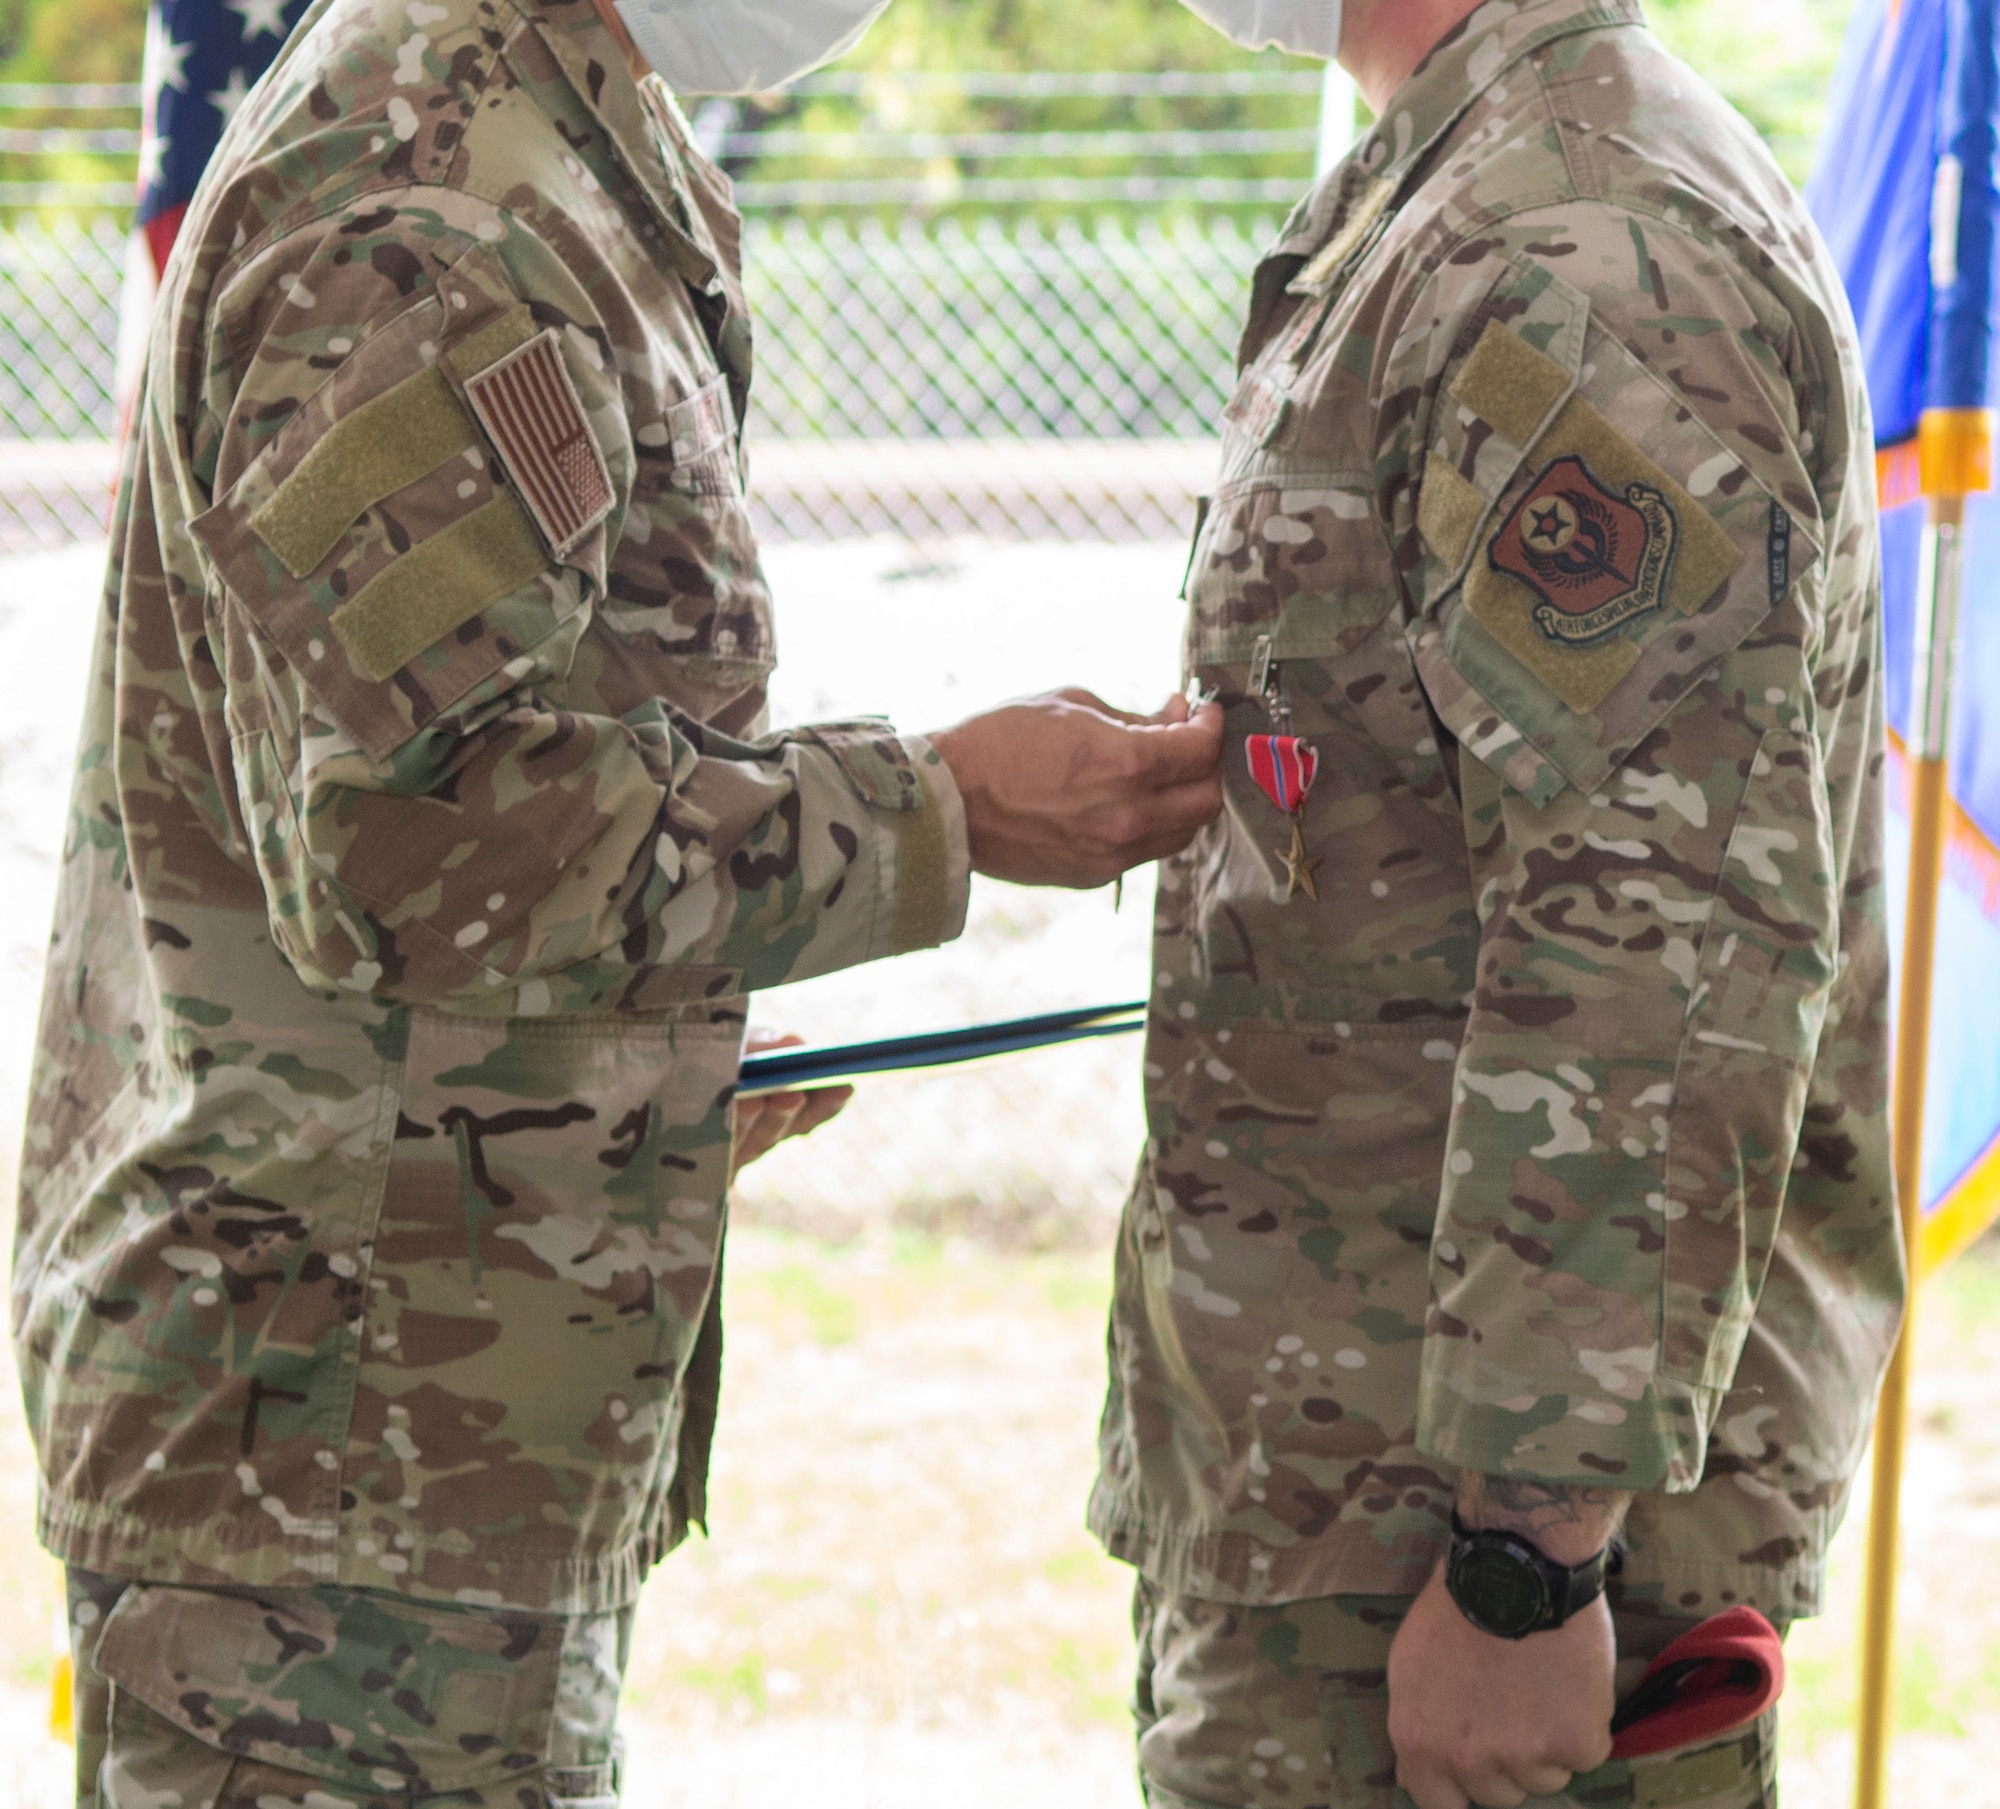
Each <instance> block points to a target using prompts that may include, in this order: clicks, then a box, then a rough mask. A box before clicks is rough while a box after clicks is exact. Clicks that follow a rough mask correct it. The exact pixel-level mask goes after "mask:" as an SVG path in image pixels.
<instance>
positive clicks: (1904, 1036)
mask: <svg viewBox="0 0 2000 1809" xmlns="http://www.w3.org/2000/svg"><path fill="white" fill-rule="evenodd" d="M1918 455H1919V460H1920V464H1921V467H1922V472H1923V483H1922V488H1923V493H1924V495H1925V496H1926V497H1927V498H1928V499H1929V504H1928V507H1929V519H1928V520H1927V522H1926V523H1925V527H1924V544H1923V560H1922V564H1921V566H1920V567H1919V570H1918V577H1917V619H1916V660H1915V664H1914V669H1913V672H1912V676H1911V686H1910V733H1909V737H1908V740H1907V742H1906V744H1905V752H1906V754H1907V757H1908V765H1909V773H1910V879H1909V891H1908V894H1907V902H1906V904H1905V907H1904V921H1903V964H1902V980H1901V988H1900V991H1901V997H1900V999H1899V1000H1898V1002H1897V1013H1896V1065H1895V1076H1894V1085H1893V1090H1892V1093H1891V1103H1890V1110H1891V1124H1892V1127H1893V1137H1894V1155H1895V1171H1896V1194H1897V1206H1898V1211H1899V1214H1900V1217H1901V1220H1902V1228H1903V1248H1904V1250H1905V1252H1906V1253H1907V1254H1908V1258H1909V1264H1910V1295H1909V1305H1908V1307H1907V1308H1906V1310H1905V1312H1904V1316H1903V1328H1902V1331H1901V1333H1900V1335H1899V1336H1898V1338H1897V1340H1896V1349H1895V1354H1894V1355H1893V1356H1892V1357H1891V1358H1890V1361H1889V1369H1888V1373H1887V1375H1885V1376H1884V1377H1883V1381H1882V1400H1881V1404H1880V1406H1879V1407H1878V1408H1877V1410H1876V1416H1875V1467H1874V1484H1873V1492H1872V1494H1871V1496H1870V1499H1869V1506H1868V1578H1867V1585H1866V1594H1865V1597H1864V1600H1863V1604H1862V1628H1861V1713H1860V1724H1859V1728H1858V1731H1857V1738H1856V1742H1855V1768H1854V1771H1855V1775H1854V1802H1855V1809H1885V1806H1886V1804H1887V1800H1888V1767H1889V1734H1890V1718H1891V1714H1892V1712H1893V1710H1894V1707H1895V1679H1894V1674H1893V1660H1894V1650H1895V1637H1896V1562H1897V1551H1898V1541H1897V1534H1898V1530H1899V1527H1898V1522H1899V1520H1900V1515H1901V1507H1902V1487H1903V1453H1904V1445H1905V1439H1906V1434H1907V1431H1908V1425H1909V1413H1910V1365H1911V1362H1912V1359H1913V1357H1914V1354H1915V1320H1916V1301H1917V1249H1918V1230H1919V1227H1920V1225H1921V1223H1922V1219H1923V1193H1922V1178H1923V1156H1924V1081H1925V1068H1926V1064H1927V1061H1928V1057H1929V1052H1930V1029H1931V977H1932V972H1933V969H1934V967H1935V965H1936V953H1937V909H1938V887H1939V885H1940V883H1941V882H1942V880H1943V878H1944V848H1945V825H1946V814H1947V812H1948V810H1949V808H1950V795H1949V792H1948V791H1947V789H1946V768H1947V763H1948V761H1949V759H1950V753H1951V747H1950V731H1951V680H1952V656H1953V651H1954V649H1955V647H1956V644H1957V641H1958V606H1959V597H1960V593H1961V590H1962V587H1963V581H1964V526H1965V499H1966V497H1967V496H1968V495H1969V494H1971V493H1972V492H1974V491H1980V490H1989V489H1991V488H1992V486H1993V477H1992V463H1993V417H1992V415H1991V414H1990V413H1989V412H1988V411H1987V410H1985V409H1974V408H1968V409H1938V410H1933V411H1931V412H1929V413H1927V414H1926V415H1925V416H1924V419H1923V422H1922V425H1921V426H1920V428H1919V430H1918Z"/></svg>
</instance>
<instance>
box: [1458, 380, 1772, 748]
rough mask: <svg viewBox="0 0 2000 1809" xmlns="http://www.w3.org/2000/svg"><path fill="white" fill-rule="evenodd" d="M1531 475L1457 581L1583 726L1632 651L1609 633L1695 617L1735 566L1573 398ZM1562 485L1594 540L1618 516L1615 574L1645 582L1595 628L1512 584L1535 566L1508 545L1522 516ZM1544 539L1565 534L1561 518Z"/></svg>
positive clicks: (1706, 529)
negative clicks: (1622, 538)
mask: <svg viewBox="0 0 2000 1809" xmlns="http://www.w3.org/2000/svg"><path fill="white" fill-rule="evenodd" d="M1482 343H1484V342H1483V341H1482ZM1535 355H1536V356H1540V354H1535ZM1530 468H1531V469H1532V470H1534V471H1536V472H1537V473H1539V475H1538V476H1537V477H1536V478H1535V479H1534V481H1533V483H1532V484H1531V485H1530V487H1529V490H1528V492H1527V494H1526V495H1525V496H1524V497H1523V498H1522V500H1521V501H1520V502H1519V503H1517V504H1516V505H1515V507H1514V509H1513V510H1512V511H1511V512H1510V513H1509V515H1508V516H1507V518H1506V520H1504V521H1503V522H1502V523H1501V524H1500V526H1499V528H1497V529H1496V530H1495V532H1494V535H1493V538H1492V540H1491V542H1489V544H1488V547H1487V552H1486V556H1485V557H1483V558H1476V559H1475V560H1474V561H1473V564H1472V569H1471V571H1469V572H1468V573H1467V574H1466V579H1465V606H1466V608H1467V610H1468V611H1470V613H1471V614H1472V615H1473V616H1474V617H1475V618H1476V619H1477V620H1478V621H1479V623H1480V625H1481V626H1482V627H1483V628H1485V630H1486V631H1487V633H1489V634H1490V635H1492V636H1493V638H1494V639H1495V640H1496V641H1498V642H1499V643H1500V644H1501V646H1503V647H1505V648H1506V649H1507V651H1508V652H1509V653H1511V654H1512V655H1513V656H1514V657H1515V659H1517V660H1519V661H1520V662H1521V664H1522V665H1524V666H1525V667H1527V669H1528V670H1529V671H1530V672H1532V673H1534V675H1535V676H1536V677H1537V678H1539V679H1540V680H1541V681H1542V683H1543V684H1545V685H1547V686H1548V688H1549V689H1550V690H1551V691H1553V692H1554V693H1555V694H1556V696H1558V697H1559V698H1561V699H1562V700H1563V702H1564V703H1566V704H1568V705H1569V707H1570V708H1571V709H1572V710H1574V711H1576V712H1577V713H1578V714H1579V715H1583V714H1586V713H1588V712H1589V711H1591V710H1594V709H1596V707H1597V706H1598V705H1599V704H1600V703H1602V702H1603V701H1604V699H1605V698H1606V697H1607V696H1608V695H1609V694H1610V692H1611V690H1612V688H1613V687H1614V686H1615V685H1616V684H1617V683H1618V681H1619V680H1620V679H1622V678H1623V677H1624V676H1625V675H1626V673H1628V672H1630V671H1631V670H1632V668H1633V666H1634V665H1635V664H1636V663H1637V661H1638V658H1639V647H1640V641H1639V640H1638V639H1635V638H1633V637H1631V636H1629V635H1625V634H1622V633H1619V632H1617V630H1618V629H1619V628H1620V627H1621V626H1622V625H1623V624H1624V623H1626V622H1633V621H1637V622H1645V621H1646V620H1647V619H1648V618H1649V617H1653V618H1657V617H1658V616H1659V606H1660V605H1663V604H1670V605H1672V607H1673V608H1674V610H1675V611H1676V612H1677V613H1679V614H1680V615H1682V616H1692V615H1694V614H1695V613H1696V612H1697V611H1699V610H1700V609H1701V607H1702V605H1703V604H1704V603H1706V602H1707V601H1708V600H1709V598H1710V597H1712V596H1714V595H1715V593H1716V591H1717V590H1718V589H1719V588H1720V587H1721V586H1722V585H1723V584H1724V583H1725V582H1726V581H1727V580H1728V578H1729V576H1730V574H1731V573H1732V572H1734V571H1735V570H1736V568H1737V566H1738V565H1740V564H1741V563H1742V561H1743V554H1742V552H1741V550H1740V549H1739V548H1738V547H1737V545H1736V543H1735V542H1734V541H1733V540H1731V539H1730V538H1729V536H1728V534H1726V533H1725V532H1724V531H1723V529H1722V528H1721V527H1720V526H1719V525H1718V524H1717V522H1716V520H1715V518H1714V517H1713V516H1712V515H1710V514H1709V512H1708V511H1707V510H1706V509H1704V508H1703V507H1702V506H1701V504H1700V503H1698V502H1696V501H1695V500H1694V498H1693V497H1691V496H1690V495H1688V493H1687V492H1686V491H1685V490H1683V489H1682V488H1681V487H1680V485H1679V484H1677V483H1675V482H1674V480H1673V479H1672V478H1670V477H1669V476H1668V475H1667V474H1666V473H1665V472H1664V471H1662V470H1661V469H1660V468H1659V466H1657V465H1656V464H1654V463H1653V461H1652V460H1651V459H1649V458H1647V457H1646V455H1645V454H1644V453H1642V452H1641V451H1640V450H1639V449H1638V447H1636V446H1634V445H1633V444H1632V443H1631V441H1629V440H1628V439H1626V438H1625V436H1624V435H1623V434H1621V433H1619V432H1618V430H1617V429H1616V428H1614V427H1613V426H1612V425H1611V423H1610V422H1609V421H1607V420H1606V419H1605V418H1604V417H1603V416H1602V415H1601V414H1599V413H1598V412H1597V410H1596V409H1594V408H1593V407H1591V405H1590V404H1589V403H1588V402H1586V401H1584V400H1583V399H1582V398H1581V397H1577V398H1574V399H1572V400H1571V401H1570V402H1569V403H1567V404H1566V405H1565V406H1564V408H1563V411H1562V413H1561V414H1559V415H1558V416H1557V417H1556V418H1555V420H1554V422H1553V423H1551V425H1550V427H1549V430H1548V432H1547V433H1545V434H1543V435H1542V437H1541V438H1540V439H1539V440H1537V441H1536V442H1535V445H1534V461H1533V464H1532V466H1531V467H1530ZM1563 468H1573V469H1568V470H1565V469H1563ZM1559 480H1560V481H1559ZM1426 481H1428V475H1427V478H1426ZM1565 484H1566V485H1567V486H1568V489H1566V490H1563V493H1564V494H1565V495H1567V494H1569V493H1570V492H1571V491H1574V492H1576V493H1577V494H1578V495H1579V496H1580V497H1581V500H1580V502H1578V503H1577V504H1576V505H1575V507H1576V509H1577V510H1580V511H1581V513H1582V515H1583V516H1586V517H1602V518H1603V519H1604V521H1605V522H1607V523H1608V524H1609V527H1607V528H1605V529H1604V530H1603V531H1610V530H1611V529H1612V528H1615V527H1616V526H1617V524H1618V522H1619V520H1620V518H1621V517H1622V516H1625V515H1629V516H1630V517H1631V518H1632V521H1633V522H1637V523H1638V524H1639V525H1638V526H1637V527H1636V528H1631V527H1630V523H1627V524H1626V525H1627V527H1628V528H1629V529H1630V533H1629V536H1628V537H1630V538H1632V539H1633V541H1634V551H1633V553H1632V555H1631V557H1630V558H1628V559H1626V560H1625V562H1624V563H1625V564H1629V565H1630V566H1631V567H1632V570H1633V572H1634V573H1636V574H1641V575H1644V574H1646V573H1648V572H1650V579H1649V582H1648V584H1647V585H1646V586H1644V587H1642V588H1643V590H1644V594H1637V592H1635V591H1627V592H1626V593H1625V594H1624V595H1622V596H1620V597H1619V598H1617V599H1616V600H1615V601H1607V603H1606V605H1605V607H1604V608H1603V609H1602V610H1600V611H1599V617H1600V618H1601V625H1600V622H1594V621H1593V620H1592V618H1591V617H1590V616H1589V615H1588V614H1584V615H1576V616H1570V615H1567V614H1566V613H1565V612H1564V611H1562V610H1558V609H1555V608H1553V607H1552V605H1551V601H1550V598H1549V596H1547V595H1545V594H1543V592H1542V591H1540V590H1538V589H1537V588H1535V587H1534V585H1532V584H1531V583H1529V582H1526V581H1524V578H1523V576H1522V575H1521V574H1522V573H1524V572H1527V573H1530V574H1532V571H1533V569H1534V566H1535V560H1534V559H1533V558H1532V557H1529V556H1528V555H1530V554H1532V553H1533V552H1534V551H1535V550H1536V549H1535V548H1534V547H1532V546H1530V545H1529V544H1528V543H1527V542H1526V541H1523V544H1522V545H1520V546H1516V545H1515V544H1513V541H1512V540H1510V539H1509V536H1514V537H1515V538H1516V539H1519V538H1520V537H1521V536H1522V535H1524V534H1530V533H1532V532H1533V531H1534V524H1533V523H1532V522H1531V520H1530V517H1529V514H1528V513H1527V512H1526V511H1527V506H1528V504H1529V503H1530V502H1531V501H1533V500H1534V499H1535V498H1536V497H1538V496H1540V495H1541V494H1542V493H1543V491H1544V490H1545V489H1548V490H1550V491H1551V492H1552V493H1553V492H1554V491H1556V490H1559V489H1563V486H1564V485H1565ZM1627 498H1636V499H1637V500H1636V501H1633V502H1627V501H1626V500H1625V499H1627ZM1552 527H1553V528H1554V529H1555V530H1556V531H1558V532H1561V531H1564V530H1568V531H1574V524H1573V523H1571V522H1570V520H1569V518H1568V516H1565V517H1564V520H1563V521H1562V522H1560V523H1552ZM1551 544H1553V543H1552V542H1551ZM1649 555H1650V558H1649V557H1648V556H1649ZM1654 568H1657V569H1654ZM1606 569H1607V570H1609V569H1610V568H1609V567H1607V568H1606ZM1620 569H1623V568H1622V566H1621V568H1620ZM1611 588H1613V589H1617V588H1620V587H1618V586H1612V587H1611Z"/></svg>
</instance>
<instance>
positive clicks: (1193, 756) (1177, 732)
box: [1139, 702, 1222, 787]
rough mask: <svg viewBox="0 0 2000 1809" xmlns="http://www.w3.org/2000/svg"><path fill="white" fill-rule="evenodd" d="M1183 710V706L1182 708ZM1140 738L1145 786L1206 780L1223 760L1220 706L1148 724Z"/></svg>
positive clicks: (1212, 706)
mask: <svg viewBox="0 0 2000 1809" xmlns="http://www.w3.org/2000/svg"><path fill="white" fill-rule="evenodd" d="M1169 707H1171V706H1169ZM1186 707H1187V706H1186V704H1185V702H1183V703H1182V705H1181V708H1182V709H1183V710H1185V709H1186ZM1139 734H1140V735H1141V736H1142V737H1143V742H1144V762H1145V766H1144V778H1145V780H1146V782H1149V783H1151V784H1152V785H1154V786H1156V787H1164V786H1169V785H1179V784H1182V783H1184V782H1185V781H1187V780H1189V779H1200V778H1207V777H1209V776H1211V775H1212V774H1214V772H1215V771H1216V769H1217V767H1218V766H1219V765H1220V763H1221V760H1222V706H1221V705H1220V704H1212V703H1208V704H1203V705H1202V706H1201V708H1200V709H1198V710H1197V711H1195V713H1194V714H1193V715H1192V716H1187V717H1184V718H1183V719H1182V720H1180V721H1174V722H1164V723H1155V724H1148V725H1147V726H1146V727H1144V728H1142V729H1141V730H1140V731H1139Z"/></svg>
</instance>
